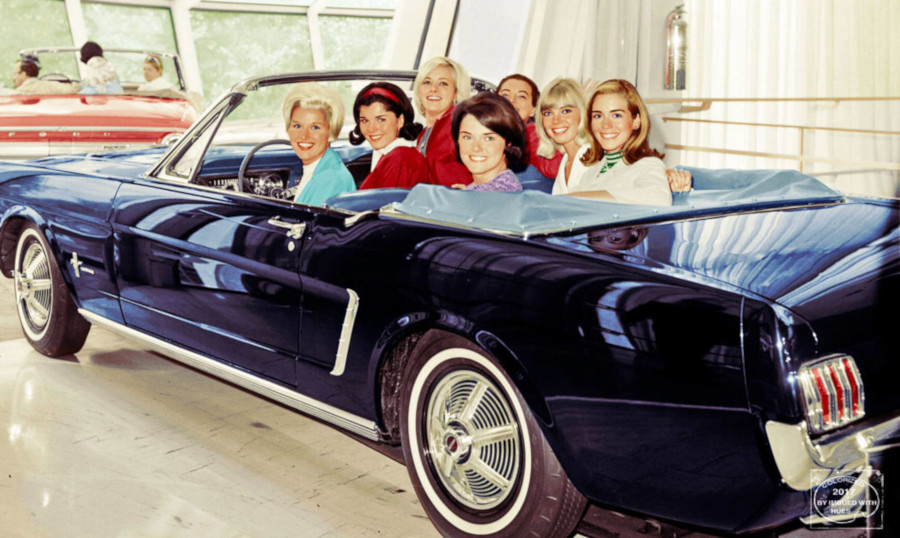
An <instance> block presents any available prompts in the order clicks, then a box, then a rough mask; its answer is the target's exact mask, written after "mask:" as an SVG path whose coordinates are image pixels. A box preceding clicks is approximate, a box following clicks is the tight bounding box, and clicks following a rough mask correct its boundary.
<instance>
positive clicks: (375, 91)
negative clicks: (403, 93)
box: [363, 86, 400, 105]
mask: <svg viewBox="0 0 900 538" xmlns="http://www.w3.org/2000/svg"><path fill="white" fill-rule="evenodd" d="M370 95H380V96H381V97H384V98H385V99H387V100H388V101H391V102H393V103H395V104H398V105H399V104H400V99H399V98H397V96H396V95H395V94H394V92H392V91H391V90H388V89H387V88H382V87H381V86H375V87H374V88H369V89H368V90H367V91H366V93H364V94H363V99H365V98H366V97H369V96H370Z"/></svg>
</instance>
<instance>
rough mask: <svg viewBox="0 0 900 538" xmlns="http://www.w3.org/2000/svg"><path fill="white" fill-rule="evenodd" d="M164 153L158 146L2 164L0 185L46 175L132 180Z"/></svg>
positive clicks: (163, 149)
mask: <svg viewBox="0 0 900 538" xmlns="http://www.w3.org/2000/svg"><path fill="white" fill-rule="evenodd" d="M168 149H169V148H168V147H166V146H158V147H153V148H148V149H141V150H134V151H119V152H112V153H89V154H73V155H60V156H56V157H45V158H43V159H35V160H32V161H26V162H22V163H15V164H12V163H5V164H4V166H3V169H2V170H0V182H2V181H4V180H6V179H11V178H13V177H21V176H25V175H34V174H36V173H46V172H48V171H53V172H62V173H71V174H88V175H92V176H104V177H113V178H120V179H130V178H136V177H139V176H140V175H141V174H144V173H145V172H147V171H148V170H150V168H152V167H153V165H154V164H156V162H157V161H158V160H159V158H160V156H161V155H162V154H163V153H165V151H166V150H168Z"/></svg>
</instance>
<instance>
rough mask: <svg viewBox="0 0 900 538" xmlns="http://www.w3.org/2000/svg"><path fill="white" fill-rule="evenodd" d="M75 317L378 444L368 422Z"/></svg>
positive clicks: (114, 326)
mask: <svg viewBox="0 0 900 538" xmlns="http://www.w3.org/2000/svg"><path fill="white" fill-rule="evenodd" d="M78 313H79V314H81V315H82V316H84V318H85V319H87V320H88V321H89V322H91V323H92V324H96V325H100V326H102V327H103V328H106V329H110V330H112V331H114V332H117V333H119V334H121V335H122V336H125V337H126V338H129V339H132V340H136V341H138V342H141V343H142V344H146V345H148V346H150V347H151V348H153V349H154V350H156V351H159V352H160V353H162V354H164V355H166V356H167V357H171V358H172V359H175V360H177V361H178V362H182V363H184V364H186V365H188V366H191V367H194V368H197V369H198V370H202V371H204V372H207V373H209V374H212V375H214V376H216V377H219V378H221V379H224V380H225V381H229V382H231V383H234V384H235V385H239V386H241V387H244V388H246V389H248V390H251V391H253V392H255V393H257V394H259V395H261V396H265V397H266V398H269V399H272V400H275V401H276V402H279V403H282V404H284V405H287V406H288V407H292V408H294V409H296V410H298V411H300V412H302V413H306V414H308V415H311V416H314V417H316V418H318V419H321V420H324V421H326V422H328V423H331V424H334V425H335V426H337V427H339V428H342V429H344V430H347V431H349V432H352V433H354V434H356V435H359V436H361V437H364V438H366V439H369V440H371V441H378V440H379V436H378V426H377V425H376V424H375V422H373V421H371V420H368V419H365V418H362V417H360V416H357V415H354V414H352V413H348V412H346V411H344V410H341V409H338V408H337V407H334V406H331V405H328V404H326V403H324V402H320V401H318V400H315V399H313V398H310V397H308V396H304V395H302V394H300V393H297V392H294V391H292V390H289V389H287V388H285V387H282V386H280V385H278V384H276V383H272V382H271V381H267V380H265V379H262V378H259V377H256V376H254V375H251V374H249V373H247V372H244V371H242V370H240V369H238V368H235V367H233V366H229V365H227V364H223V363H221V362H219V361H217V360H215V359H212V358H209V357H207V356H205V355H201V354H199V353H195V352H193V351H189V350H186V349H183V348H180V347H178V346H176V345H175V344H172V343H170V342H166V341H164V340H161V339H159V338H156V337H154V336H151V335H149V334H145V333H142V332H140V331H137V330H135V329H132V328H131V327H126V326H125V325H122V324H120V323H116V322H114V321H110V320H108V319H106V318H104V317H102V316H99V315H97V314H94V313H93V312H89V311H87V310H84V309H82V308H79V309H78Z"/></svg>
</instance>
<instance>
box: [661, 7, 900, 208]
mask: <svg viewBox="0 0 900 538" xmlns="http://www.w3.org/2000/svg"><path fill="white" fill-rule="evenodd" d="M685 4H686V8H687V10H688V17H689V25H690V26H689V34H688V35H689V37H688V42H689V50H688V63H687V65H688V70H689V71H688V76H687V91H686V92H685V95H687V96H698V97H712V98H715V97H748V98H773V97H798V98H804V97H892V96H900V31H898V30H897V29H898V28H900V2H897V1H895V0H792V1H787V2H786V1H783V0H730V1H728V2H722V1H718V0H686V2H685ZM682 117H688V118H700V119H712V120H727V121H731V122H747V123H765V124H780V125H798V126H801V125H804V126H822V127H833V128H840V129H848V130H849V129H863V130H877V131H890V132H898V131H900V102H898V101H886V100H881V101H863V102H854V101H841V102H836V101H823V102H796V103H792V102H770V103H727V104H724V103H720V104H714V105H713V107H712V109H711V110H709V111H707V112H702V113H692V114H687V115H682ZM680 142H681V144H683V145H687V146H700V147H715V148H726V149H731V150H738V151H747V152H763V153H767V154H793V155H797V154H800V153H801V151H802V153H803V154H804V155H806V156H809V157H814V158H817V159H841V160H845V161H850V163H849V164H835V163H830V162H823V163H810V162H807V163H804V165H803V170H804V172H806V173H810V174H812V175H815V176H817V177H820V178H821V179H823V180H824V181H826V182H829V183H831V184H833V185H835V186H836V187H837V188H839V189H842V190H844V191H846V192H851V193H862V194H871V195H878V196H897V195H898V184H900V181H898V179H900V170H887V171H883V170H882V171H878V170H877V167H876V166H875V165H873V163H889V164H890V163H900V135H890V134H880V135H873V134H858V133H852V132H844V131H840V132H838V131H833V132H830V131H806V132H805V133H804V135H803V139H802V147H801V137H800V131H799V129H784V128H775V127H750V126H722V125H714V124H705V123H701V124H690V123H686V124H683V127H682V129H681V141H680ZM679 159H680V160H681V162H682V163H683V164H690V165H696V166H704V167H712V168H724V167H728V168H743V167H746V168H799V167H800V164H799V162H798V161H795V160H789V159H771V158H761V157H750V156H742V155H739V154H728V155H721V154H714V153H705V152H699V151H685V152H680V155H679Z"/></svg>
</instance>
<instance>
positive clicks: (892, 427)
mask: <svg viewBox="0 0 900 538" xmlns="http://www.w3.org/2000/svg"><path fill="white" fill-rule="evenodd" d="M766 435H767V436H768V438H769V446H770V447H771V449H772V456H773V457H774V458H775V464H776V466H777V467H778V472H779V473H780V474H781V478H782V480H784V482H785V484H787V485H788V486H790V487H791V488H793V489H795V490H798V491H806V490H810V489H812V488H814V487H816V486H818V485H819V484H821V483H822V482H825V481H826V480H828V479H829V478H833V477H835V476H839V475H841V474H848V473H856V472H861V471H863V470H865V469H866V468H867V467H868V465H869V454H871V453H875V452H879V451H882V450H884V449H885V448H887V447H889V446H891V445H892V444H896V443H897V437H898V435H900V414H897V415H894V416H893V417H892V418H890V419H888V420H885V421H884V422H881V423H878V424H875V425H873V426H869V427H867V428H863V429H860V430H856V431H849V432H845V433H836V434H834V435H831V436H827V437H823V438H821V439H818V440H816V442H813V441H812V439H810V438H809V433H808V432H807V429H806V423H805V422H801V423H800V424H785V423H783V422H775V421H769V422H766Z"/></svg>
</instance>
